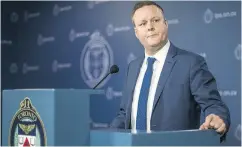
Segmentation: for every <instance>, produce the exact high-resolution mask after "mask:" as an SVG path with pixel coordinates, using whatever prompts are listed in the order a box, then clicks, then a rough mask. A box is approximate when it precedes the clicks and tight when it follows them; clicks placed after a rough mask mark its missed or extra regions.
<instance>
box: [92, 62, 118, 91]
mask: <svg viewBox="0 0 242 147" xmlns="http://www.w3.org/2000/svg"><path fill="white" fill-rule="evenodd" d="M118 71H119V68H118V66H117V65H113V66H112V67H111V68H110V70H109V72H108V73H107V75H106V76H105V77H104V78H102V80H101V81H100V82H98V83H97V85H96V86H95V87H93V88H92V89H95V88H97V86H98V85H99V84H101V83H102V81H103V80H104V79H106V78H107V76H108V75H110V74H114V73H117V72H118Z"/></svg>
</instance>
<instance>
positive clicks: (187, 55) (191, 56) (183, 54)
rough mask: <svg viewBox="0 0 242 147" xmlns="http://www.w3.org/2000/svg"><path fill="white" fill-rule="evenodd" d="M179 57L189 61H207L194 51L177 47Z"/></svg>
mask: <svg viewBox="0 0 242 147" xmlns="http://www.w3.org/2000/svg"><path fill="white" fill-rule="evenodd" d="M177 58H178V59H180V60H185V61H188V62H190V63H197V62H202V61H205V59H204V57H203V56H201V55H199V54H196V53H194V52H191V51H188V50H185V49H180V48H177Z"/></svg>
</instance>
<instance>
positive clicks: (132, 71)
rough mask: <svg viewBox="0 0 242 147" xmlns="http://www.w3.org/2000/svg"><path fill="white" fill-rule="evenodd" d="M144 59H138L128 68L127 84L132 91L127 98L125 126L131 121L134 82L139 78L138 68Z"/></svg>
mask: <svg viewBox="0 0 242 147" xmlns="http://www.w3.org/2000/svg"><path fill="white" fill-rule="evenodd" d="M143 60H144V57H140V58H138V59H137V60H136V61H134V62H133V63H131V64H130V66H129V78H128V80H129V81H128V82H130V88H131V89H132V90H131V91H130V92H129V95H128V97H130V98H129V101H128V105H127V107H128V108H127V114H128V117H127V118H128V119H127V124H128V126H129V125H130V120H131V107H132V102H133V94H134V90H135V85H136V81H137V78H138V76H139V71H140V68H141V66H142V63H143Z"/></svg>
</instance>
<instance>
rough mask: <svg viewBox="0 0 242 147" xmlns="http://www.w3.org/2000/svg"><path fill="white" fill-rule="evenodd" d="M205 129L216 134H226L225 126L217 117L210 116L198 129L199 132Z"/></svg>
mask: <svg viewBox="0 0 242 147" xmlns="http://www.w3.org/2000/svg"><path fill="white" fill-rule="evenodd" d="M206 129H215V130H216V131H217V132H218V133H220V134H224V133H225V132H226V125H225V123H224V121H223V120H222V119H221V118H220V117H219V116H217V115H215V114H210V115H208V116H207V117H206V120H205V122H204V123H203V124H202V125H201V126H200V128H199V130H206Z"/></svg>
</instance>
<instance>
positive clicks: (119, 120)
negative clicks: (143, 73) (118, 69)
mask: <svg viewBox="0 0 242 147" xmlns="http://www.w3.org/2000/svg"><path fill="white" fill-rule="evenodd" d="M128 72H129V66H128V70H127V73H126V76H125V79H126V80H125V82H124V87H123V92H122V93H123V94H122V98H121V104H120V107H119V111H118V114H117V116H116V117H115V119H114V120H113V121H112V122H111V124H110V128H118V129H125V120H126V108H127V91H128V90H127V87H128V86H127V83H128V82H127V79H128V78H127V77H128Z"/></svg>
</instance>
